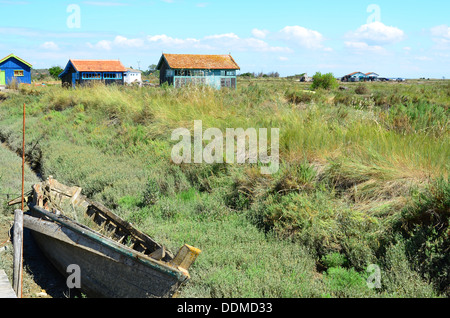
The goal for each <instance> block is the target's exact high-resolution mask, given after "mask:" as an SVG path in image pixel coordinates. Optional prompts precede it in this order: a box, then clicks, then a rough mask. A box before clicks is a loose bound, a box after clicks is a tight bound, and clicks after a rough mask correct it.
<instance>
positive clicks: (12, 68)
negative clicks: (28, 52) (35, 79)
mask: <svg viewBox="0 0 450 318" xmlns="http://www.w3.org/2000/svg"><path fill="white" fill-rule="evenodd" d="M32 67H33V66H32V65H31V64H30V63H28V62H26V61H24V60H22V59H21V58H20V57H17V56H15V55H14V54H10V55H8V56H6V57H4V58H3V59H1V60H0V85H8V84H10V83H12V82H13V81H14V80H16V81H17V83H26V84H31V68H32Z"/></svg>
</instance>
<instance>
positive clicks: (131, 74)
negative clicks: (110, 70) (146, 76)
mask: <svg viewBox="0 0 450 318" xmlns="http://www.w3.org/2000/svg"><path fill="white" fill-rule="evenodd" d="M124 82H125V83H126V84H129V85H131V84H139V85H141V84H142V71H139V70H135V69H132V68H127V71H126V72H125V74H124Z"/></svg>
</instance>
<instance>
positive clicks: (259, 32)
mask: <svg viewBox="0 0 450 318" xmlns="http://www.w3.org/2000/svg"><path fill="white" fill-rule="evenodd" d="M267 34H269V31H267V30H259V29H256V28H255V29H253V30H252V35H253V36H254V37H255V38H258V39H264V38H265V37H266V36H267Z"/></svg>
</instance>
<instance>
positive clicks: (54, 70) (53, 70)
mask: <svg viewBox="0 0 450 318" xmlns="http://www.w3.org/2000/svg"><path fill="white" fill-rule="evenodd" d="M62 71H64V70H63V69H62V68H61V67H59V66H53V67H51V68H49V69H48V72H49V73H50V75H51V77H53V78H54V79H58V75H59V74H61V73H62Z"/></svg>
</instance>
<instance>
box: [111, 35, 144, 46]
mask: <svg viewBox="0 0 450 318" xmlns="http://www.w3.org/2000/svg"><path fill="white" fill-rule="evenodd" d="M113 44H114V45H117V46H121V47H134V48H140V47H142V46H143V45H144V40H142V39H127V38H126V37H124V36H120V35H118V36H116V38H115V39H114V41H113Z"/></svg>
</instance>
